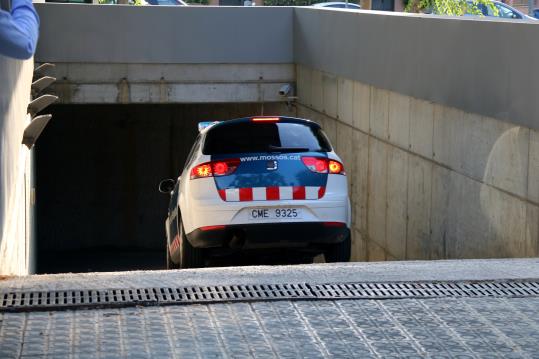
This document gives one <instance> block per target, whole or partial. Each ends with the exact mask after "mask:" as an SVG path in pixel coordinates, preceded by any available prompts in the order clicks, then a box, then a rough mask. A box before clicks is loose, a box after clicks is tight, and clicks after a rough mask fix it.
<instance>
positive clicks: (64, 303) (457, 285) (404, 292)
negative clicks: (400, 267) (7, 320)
mask: <svg viewBox="0 0 539 359" xmlns="http://www.w3.org/2000/svg"><path fill="white" fill-rule="evenodd" d="M530 296H539V281H504V282H487V281H482V282H398V283H341V284H306V283H303V284H263V285H227V286H208V287H178V288H171V287H166V288H140V289H105V290H60V291H34V292H24V291H21V292H7V293H2V292H0V311H4V312H5V311H34V310H52V309H73V308H104V307H107V308H110V307H126V306H135V305H143V306H152V305H167V304H194V303H218V302H242V301H243V302H245V301H268V300H298V299H303V300H316V299H325V300H330V299H402V298H441V297H530Z"/></svg>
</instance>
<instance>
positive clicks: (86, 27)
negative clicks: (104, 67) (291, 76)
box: [35, 3, 294, 64]
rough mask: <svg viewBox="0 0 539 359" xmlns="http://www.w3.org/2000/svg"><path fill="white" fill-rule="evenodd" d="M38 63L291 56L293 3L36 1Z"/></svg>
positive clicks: (249, 60) (286, 59)
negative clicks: (172, 4)
mask: <svg viewBox="0 0 539 359" xmlns="http://www.w3.org/2000/svg"><path fill="white" fill-rule="evenodd" d="M36 9H37V11H38V13H39V16H40V18H41V28H40V31H41V35H40V41H39V45H38V48H37V52H36V56H35V58H36V61H38V62H44V61H49V62H56V63H61V62H86V63H158V64H164V63H176V64H179V63H184V64H205V63H211V64H231V63H232V64H244V63H246V64H257V63H258V64H268V63H292V62H293V37H292V33H293V12H294V9H293V8H289V7H288V8H287V7H274V8H271V7H249V8H241V7H239V8H238V7H233V8H228V7H195V6H192V7H191V6H190V7H182V6H176V7H170V6H108V5H101V6H100V5H81V4H74V5H65V4H52V3H45V4H36Z"/></svg>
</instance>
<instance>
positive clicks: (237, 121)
mask: <svg viewBox="0 0 539 359" xmlns="http://www.w3.org/2000/svg"><path fill="white" fill-rule="evenodd" d="M275 117H278V118H279V122H280V123H298V124H303V125H307V126H311V127H316V128H320V125H319V124H318V123H316V122H314V121H311V120H308V119H305V118H299V117H289V116H251V117H241V118H235V119H233V120H226V121H222V122H218V123H216V124H215V125H212V126H209V127H207V128H205V129H204V130H203V131H202V133H207V132H209V131H212V130H213V129H215V128H223V127H228V126H232V125H236V124H240V123H253V121H252V120H253V118H260V119H262V118H275Z"/></svg>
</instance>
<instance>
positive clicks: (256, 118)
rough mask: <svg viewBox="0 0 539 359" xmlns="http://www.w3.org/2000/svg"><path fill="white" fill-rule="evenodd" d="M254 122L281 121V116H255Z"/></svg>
mask: <svg viewBox="0 0 539 359" xmlns="http://www.w3.org/2000/svg"><path fill="white" fill-rule="evenodd" d="M251 121H252V122H279V117H253V118H252V119H251Z"/></svg>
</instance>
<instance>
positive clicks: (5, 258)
mask: <svg viewBox="0 0 539 359" xmlns="http://www.w3.org/2000/svg"><path fill="white" fill-rule="evenodd" d="M32 71H33V62H32V60H28V61H20V60H14V59H10V58H7V57H3V56H0V84H1V86H0V274H18V275H22V274H27V273H28V272H29V271H30V270H31V267H32V262H31V259H32V258H31V254H30V251H31V248H30V247H31V243H30V238H31V236H30V232H31V222H30V210H31V206H30V197H31V195H30V180H31V175H32V171H31V166H30V164H31V159H30V152H29V151H28V149H27V148H26V147H25V146H24V145H22V143H21V141H22V137H23V131H24V128H25V126H26V125H27V124H28V123H29V118H28V117H27V114H26V108H27V106H28V102H29V100H30V84H31V81H32Z"/></svg>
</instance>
